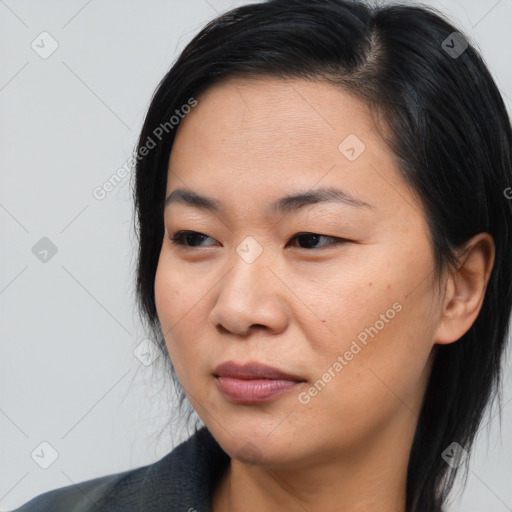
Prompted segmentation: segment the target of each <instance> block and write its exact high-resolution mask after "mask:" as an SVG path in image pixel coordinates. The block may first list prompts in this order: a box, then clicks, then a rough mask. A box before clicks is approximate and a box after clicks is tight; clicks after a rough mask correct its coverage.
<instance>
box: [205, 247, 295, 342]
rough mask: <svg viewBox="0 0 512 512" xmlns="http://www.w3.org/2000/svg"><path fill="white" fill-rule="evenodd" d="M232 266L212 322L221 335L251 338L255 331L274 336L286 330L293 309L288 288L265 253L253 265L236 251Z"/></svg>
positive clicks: (218, 294)
mask: <svg viewBox="0 0 512 512" xmlns="http://www.w3.org/2000/svg"><path fill="white" fill-rule="evenodd" d="M231 262H232V265H231V267H230V268H229V270H228V272H227V273H226V274H225V275H224V277H223V278H222V279H221V281H220V283H219V284H218V287H217V288H216V290H217V297H216V301H215V305H214V307H213V308H212V310H211V312H210V315H209V319H210V321H211V322H212V324H213V325H214V326H215V327H216V328H217V329H219V330H221V331H224V332H225V331H228V332H230V333H233V334H237V335H239V336H244V337H246V336H248V335H249V334H250V333H251V331H253V330H255V329H266V330H268V331H269V333H271V334H276V333H279V332H282V331H283V330H285V329H286V326H287V324H288V320H289V316H288V315H289V309H288V307H287V302H286V296H285V294H286V291H287V288H286V286H285V285H284V284H283V283H282V282H281V280H280V279H279V278H278V277H277V276H276V274H277V275H278V271H277V269H275V268H272V266H271V261H269V258H266V256H265V251H263V253H262V254H261V255H260V256H259V257H258V258H257V259H256V260H255V261H252V262H247V261H245V260H244V259H243V258H242V257H240V256H239V254H238V253H236V252H235V251H234V254H233V257H232V259H231Z"/></svg>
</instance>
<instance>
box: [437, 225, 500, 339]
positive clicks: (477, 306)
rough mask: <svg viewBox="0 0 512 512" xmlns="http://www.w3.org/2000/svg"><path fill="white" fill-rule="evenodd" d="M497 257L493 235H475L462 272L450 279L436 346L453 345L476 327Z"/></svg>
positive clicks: (465, 253)
mask: <svg viewBox="0 0 512 512" xmlns="http://www.w3.org/2000/svg"><path fill="white" fill-rule="evenodd" d="M494 256H495V246H494V240H493V238H492V236H491V235H490V234H489V233H479V234H477V235H475V236H474V237H473V238H471V239H470V240H469V241H468V242H466V244H465V245H464V247H463V248H462V249H461V252H460V264H459V266H458V269H457V270H456V271H454V272H453V273H451V274H450V275H448V277H447V280H446V286H445V294H444V298H443V303H442V306H441V307H442V309H441V315H440V322H439V326H438V328H437V331H436V335H435V338H434V340H433V341H434V343H438V344H448V343H453V342H454V341H457V340H459V339H460V338H461V337H462V336H463V335H464V334H465V333H466V332H467V331H468V330H469V329H470V327H471V326H472V325H473V323H474V321H475V320H476V318H477V317H478V314H479V313H480V310H481V308H482V304H483V301H484V298H485V291H486V289H487V284H488V282H489V277H490V275H491V271H492V268H493V265H494Z"/></svg>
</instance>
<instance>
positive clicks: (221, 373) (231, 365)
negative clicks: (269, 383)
mask: <svg viewBox="0 0 512 512" xmlns="http://www.w3.org/2000/svg"><path fill="white" fill-rule="evenodd" d="M214 375H215V376H216V377H234V378H237V379H275V380H295V381H298V382H304V379H303V378H301V377H299V376H297V375H292V374H290V373H287V372H282V371H281V370H278V369H277V368H273V367H272V366H267V365H264V364H260V363H246V364H240V363H236V362H234V361H226V362H225V363H222V364H220V365H219V366H217V368H215V370H214Z"/></svg>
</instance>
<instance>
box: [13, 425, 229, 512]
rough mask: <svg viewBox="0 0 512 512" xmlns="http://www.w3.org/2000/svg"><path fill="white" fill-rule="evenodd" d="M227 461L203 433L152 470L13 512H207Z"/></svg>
mask: <svg viewBox="0 0 512 512" xmlns="http://www.w3.org/2000/svg"><path fill="white" fill-rule="evenodd" d="M229 461H230V459H229V456H228V455H227V454H226V453H225V452H224V451H223V450H222V449H221V448H220V446H219V445H218V444H217V442H216V441H215V439H214V438H213V437H212V435H211V434H210V432H209V431H208V430H207V429H206V428H205V427H203V428H201V429H200V430H198V431H196V432H195V434H194V435H193V436H192V437H190V438H189V439H188V440H187V441H184V442H183V443H181V444H180V445H178V446H177V447H175V448H174V449H173V450H172V451H171V452H170V453H168V454H167V455H165V456H164V457H163V458H161V459H160V460H158V461H156V462H154V463H153V464H149V465H147V466H142V467H139V468H136V469H132V470H128V471H123V472H121V473H115V474H111V475H106V476H102V477H99V478H94V479H91V480H86V481H84V482H80V483H77V484H73V485H69V486H66V487H61V488H59V489H54V490H51V491H48V492H45V493H43V494H40V495H39V496H36V497H35V498H33V499H32V500H30V501H29V502H27V503H25V504H24V505H22V506H21V507H19V508H17V509H16V510H13V511H11V512H46V511H51V512H135V511H137V512H139V511H140V510H144V511H147V512H161V510H167V511H168V512H173V511H174V510H187V508H184V509H183V506H184V505H185V504H187V503H189V504H190V507H188V508H192V510H193V509H194V508H196V509H197V510H207V509H208V508H209V502H210V496H211V492H212V490H213V488H214V486H215V485H216V483H217V481H218V479H219V478H220V477H221V476H222V474H223V472H224V471H225V470H226V469H227V467H228V465H229ZM178 506H179V509H178Z"/></svg>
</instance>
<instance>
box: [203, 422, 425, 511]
mask: <svg viewBox="0 0 512 512" xmlns="http://www.w3.org/2000/svg"><path fill="white" fill-rule="evenodd" d="M414 427H415V421H414V420H413V419H412V418H410V422H409V425H408V428H406V429H405V431H404V430H400V431H398V434H397V430H396V428H395V429H394V430H392V431H391V430H390V431H389V432H388V433H386V435H384V436H383V432H382V431H381V432H380V435H379V438H378V439H375V440H368V439H367V440H366V442H365V444H364V446H363V447H362V448H361V450H357V451H356V450H354V451H352V453H350V454H340V453H338V454H332V458H330V459H326V458H325V457H323V458H322V460H321V461H319V460H317V461H314V462H311V463H309V464H307V465H306V464H305V465H302V466H297V465H296V466H294V467H292V468H290V467H287V468H282V467H280V468H276V467H261V466H249V465H247V464H244V463H242V462H240V461H238V460H236V459H232V460H231V464H230V466H229V468H228V470H227V472H226V474H225V475H224V477H223V479H222V480H221V482H220V483H219V485H218V487H217V489H216V490H215V492H214V494H213V500H212V510H213V512H242V511H243V512H274V511H275V510H280V511H283V512H285V511H286V512H304V511H305V510H307V511H308V512H320V511H321V512H334V511H336V512H349V511H350V512H363V511H364V512H405V510H406V509H405V499H406V481H407V464H408V460H409V454H410V447H411V444H412V438H413V435H414ZM384 438H385V439H384ZM404 439H407V442H406V443H404Z"/></svg>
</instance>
